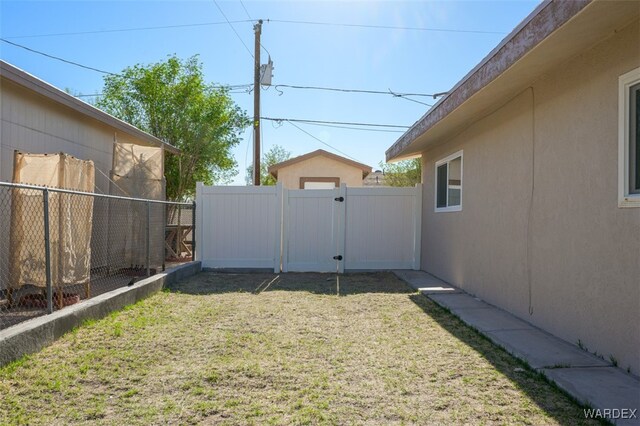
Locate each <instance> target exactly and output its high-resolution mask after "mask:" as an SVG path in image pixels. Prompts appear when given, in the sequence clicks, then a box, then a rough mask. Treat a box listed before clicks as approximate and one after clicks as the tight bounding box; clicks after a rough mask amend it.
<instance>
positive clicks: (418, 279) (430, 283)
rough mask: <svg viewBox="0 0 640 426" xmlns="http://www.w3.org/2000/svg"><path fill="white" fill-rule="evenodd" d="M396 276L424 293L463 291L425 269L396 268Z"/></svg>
mask: <svg viewBox="0 0 640 426" xmlns="http://www.w3.org/2000/svg"><path fill="white" fill-rule="evenodd" d="M393 273H394V274H395V276H396V277H398V278H400V279H401V280H402V281H404V282H406V283H407V284H409V285H410V286H411V287H412V288H414V289H416V290H418V291H420V292H421V293H423V294H440V293H461V290H460V289H458V288H456V287H454V286H452V285H450V284H448V283H446V282H444V281H442V280H441V279H439V278H436V277H434V276H433V275H431V274H429V273H427V272H424V271H411V270H394V271H393Z"/></svg>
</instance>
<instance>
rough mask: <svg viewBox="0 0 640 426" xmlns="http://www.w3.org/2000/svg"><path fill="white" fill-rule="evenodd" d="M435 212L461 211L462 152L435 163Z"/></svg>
mask: <svg viewBox="0 0 640 426" xmlns="http://www.w3.org/2000/svg"><path fill="white" fill-rule="evenodd" d="M435 182H436V188H435V205H436V208H435V210H436V211H437V212H441V211H460V210H462V151H458V152H456V153H455V154H452V155H450V156H448V157H446V158H443V159H441V160H439V161H436V180H435Z"/></svg>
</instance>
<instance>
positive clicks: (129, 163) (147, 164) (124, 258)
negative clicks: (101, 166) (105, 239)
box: [109, 142, 165, 267]
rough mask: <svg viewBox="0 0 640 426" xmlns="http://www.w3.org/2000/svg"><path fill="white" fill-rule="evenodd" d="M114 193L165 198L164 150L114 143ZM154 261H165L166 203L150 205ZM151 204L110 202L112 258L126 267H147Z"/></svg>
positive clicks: (158, 263)
mask: <svg viewBox="0 0 640 426" xmlns="http://www.w3.org/2000/svg"><path fill="white" fill-rule="evenodd" d="M110 193H111V194H112V195H120V196H124V197H134V198H145V199H150V200H164V198H165V179H164V151H163V149H162V148H158V147H150V146H141V145H135V144H130V143H120V142H115V143H114V144H113V165H112V170H111V184H110ZM149 216H150V225H149V227H150V262H151V264H153V265H161V264H162V263H163V260H164V233H163V232H162V231H160V232H159V231H158V229H159V228H162V227H164V206H163V205H161V204H150V212H149ZM146 223H147V205H146V203H144V202H129V201H123V200H112V201H110V203H109V230H110V232H109V239H110V241H109V259H110V260H111V263H112V264H116V265H122V266H124V267H144V266H146V263H147V259H146V226H145V225H146Z"/></svg>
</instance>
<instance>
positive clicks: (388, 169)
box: [380, 158, 422, 186]
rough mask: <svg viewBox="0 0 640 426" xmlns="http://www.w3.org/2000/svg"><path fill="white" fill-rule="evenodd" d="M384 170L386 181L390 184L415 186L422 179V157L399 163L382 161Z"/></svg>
mask: <svg viewBox="0 0 640 426" xmlns="http://www.w3.org/2000/svg"><path fill="white" fill-rule="evenodd" d="M380 167H382V171H383V172H384V182H385V185H388V186H415V184H416V183H420V181H421V179H422V163H421V159H420V158H413V159H411V160H404V161H398V162H397V163H387V164H383V163H380Z"/></svg>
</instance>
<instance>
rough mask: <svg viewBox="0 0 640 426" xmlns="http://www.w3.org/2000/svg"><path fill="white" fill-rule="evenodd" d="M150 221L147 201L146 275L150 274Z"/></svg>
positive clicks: (149, 209) (149, 205)
mask: <svg viewBox="0 0 640 426" xmlns="http://www.w3.org/2000/svg"><path fill="white" fill-rule="evenodd" d="M150 221H151V203H150V202H148V201H147V277H150V276H151V266H150V265H149V264H150V263H151V232H150V231H149V222H150Z"/></svg>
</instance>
